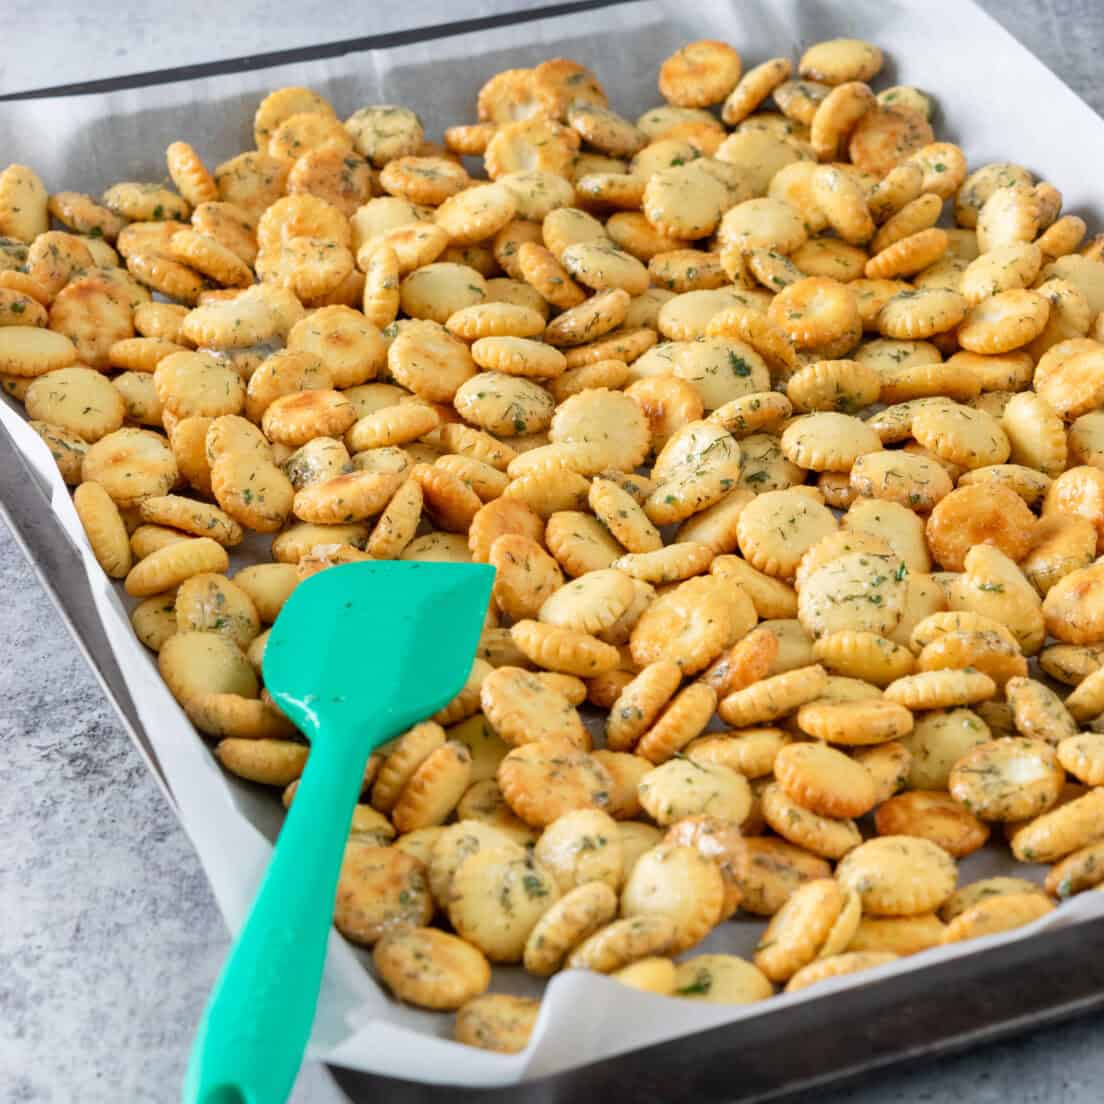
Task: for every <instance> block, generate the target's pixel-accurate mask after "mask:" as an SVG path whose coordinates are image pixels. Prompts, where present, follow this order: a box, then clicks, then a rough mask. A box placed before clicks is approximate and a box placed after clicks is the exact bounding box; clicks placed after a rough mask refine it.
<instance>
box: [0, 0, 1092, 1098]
mask: <svg viewBox="0 0 1104 1104" xmlns="http://www.w3.org/2000/svg"><path fill="white" fill-rule="evenodd" d="M629 2H631V0H582V2H578V3H566V4H555V5H546V6H542V7H535V8H529V9H527V10H524V11H519V12H511V13H508V14H505V15H503V14H499V15H494V16H488V17H485V18H478V19H466V20H458V21H455V22H452V23H447V24H441V25H437V26H433V27H427V28H419V29H415V30H409V31H400V32H392V33H389V34H384V35H376V36H368V37H363V38H355V39H347V40H341V41H338V42H331V43H326V44H322V45H318V46H314V47H307V48H300V49H294V50H285V51H278V52H274V53H270V54H263V55H255V56H251V57H244V58H237V59H230V60H225V61H219V62H214V63H210V64H204V65H192V66H184V67H179V68H172V69H163V70H157V71H153V72H147V73H138V74H133V75H130V76H125V77H118V78H110V79H107V80H99V81H91V82H85V83H82V84H75V85H62V86H56V87H51V88H43V89H39V90H33V91H29V92H15V93H6V94H2V95H0V102H3V101H8V100H28V99H38V98H46V97H51V96H60V95H97V94H102V93H105V92H109V91H117V90H120V89H134V88H141V87H148V86H151V85H155V84H165V83H170V82H177V81H187V80H192V79H198V78H202V77H207V76H214V75H218V74H224V73H235V72H247V71H251V70H257V69H265V68H269V67H274V66H279V65H286V64H288V63H293V62H299V61H313V60H318V59H322V58H332V57H339V56H342V55H345V54H350V53H356V52H359V51H365V50H375V49H385V48H389V47H395V46H403V45H408V44H411V43H416V42H430V41H433V40H435V39H444V38H448V37H453V36H456V35H462V34H469V33H472V32H476V31H479V30H482V29H490V28H497V27H501V26H504V25H509V24H522V23H526V22H530V21H535V20H539V19H545V18H549V17H553V16H561V15H567V14H571V13H573V12H583V11H590V10H594V9H597V8H604V7H612V6H618V5H620V4H625V3H629ZM0 516H2V517H3V518H4V519H5V520H6V522H7V523H8V525H9V526H10V528H11V529H12V531H13V533H14V535H15V537H16V540H17V542H18V543H19V545H20V547H21V548H22V550H23V552H24V554H25V555H26V557H27V559H28V561H29V563H30V564H31V566H32V569H33V570H34V572H35V574H36V575H37V577H38V579H39V581H40V582H41V583H42V585H43V587H44V589H45V590H46V592H47V594H48V595H49V596H50V598H51V600H52V601H53V603H54V605H55V606H56V608H57V609H58V612H59V614H60V615H61V617H62V620H63V622H64V623H65V625H66V626H67V627H68V629H69V631H70V633H71V635H72V637H73V639H74V641H75V642H76V644H77V646H78V648H79V649H80V651H81V653H82V654H83V655H84V657H85V659H86V661H87V662H88V665H89V667H90V668H91V670H92V672H93V674H94V676H95V677H96V679H97V681H98V682H99V683H100V686H101V688H102V689H103V691H104V693H105V694H106V695H107V697H108V700H109V701H111V703H112V705H113V706H114V708H115V710H116V712H117V713H118V715H119V718H120V721H121V722H122V724H123V726H124V727H125V728H126V729H127V731H128V733H129V734H130V735H131V736H132V737H133V739H134V741H135V743H136V745H137V746H138V748H139V750H140V752H141V754H142V755H143V757H144V758H145V759H146V762H147V763H148V765H149V767H150V769H151V771H152V772H153V774H154V777H155V778H156V779H157V781H158V784H159V785H160V786H161V788H162V790H163V792H164V793H165V796H166V798H167V799H168V800H169V801H170V803H172V802H173V795H172V789H171V786H170V784H169V782H168V780H167V779H166V777H165V776H164V773H163V772H162V770H161V767H160V765H159V764H158V762H157V758H156V756H155V754H154V753H153V750H152V747H151V745H150V742H149V739H148V737H147V735H146V733H145V731H144V728H143V725H142V722H141V721H140V719H139V717H138V712H137V710H136V708H135V705H134V702H133V700H132V698H131V695H130V692H129V690H128V688H127V685H126V682H125V680H124V679H123V676H122V674H121V672H120V670H119V667H118V665H117V663H116V662H115V658H114V656H113V654H112V651H111V648H110V646H109V644H108V641H107V637H106V635H105V633H104V629H103V626H102V624H101V622H100V618H99V615H98V613H97V610H96V608H95V604H94V602H93V599H92V594H91V589H90V587H89V584H88V581H87V578H86V576H85V573H84V570H83V565H82V563H81V558H80V555H79V553H78V551H77V549H76V548H75V547H74V546H73V544H72V543H71V541H70V539H69V537H68V535H67V534H66V532H65V530H64V529H63V527H62V526H61V525H60V523H59V522H58V520H57V519H56V517H55V515H54V514H53V512H52V511H51V509H50V502H49V490H48V488H47V487H46V485H45V484H43V483H42V482H41V481H40V479H39V478H38V477H37V475H36V474H35V473H34V472H33V470H32V469H31V468H30V467H29V466H28V465H27V464H26V463H25V462H24V460H23V458H22V456H21V454H20V452H19V450H18V449H17V448H16V446H15V445H14V442H13V441H12V439H11V438H10V436H9V435H8V433H7V431H6V430H5V429H4V428H3V426H0ZM1102 1007H1104V918H1099V919H1090V920H1085V921H1083V922H1080V923H1075V924H1072V925H1070V926H1068V927H1065V928H1060V929H1058V930H1055V931H1049V932H1044V933H1040V934H1038V935H1036V936H1035V937H1033V938H1031V939H1027V940H1019V941H1015V942H1009V943H1002V944H1000V945H997V946H993V947H990V948H988V949H986V950H983V951H980V952H976V953H974V954H972V955H969V956H966V957H964V958H960V959H956V960H953V961H949V962H941V963H937V964H932V965H929V966H928V967H927V968H926V969H923V970H918V971H913V972H910V973H908V974H906V975H904V976H900V977H893V978H885V979H882V980H878V981H873V982H871V983H868V984H866V985H864V986H862V987H859V988H855V989H850V990H843V991H835V992H833V991H831V990H829V991H828V992H826V993H825V994H824V996H822V997H817V998H814V999H811V1000H808V1001H806V1002H804V1003H801V1004H799V1005H796V1006H793V1007H782V1008H780V1009H778V1010H776V1011H766V1012H764V1013H763V1014H761V1015H758V1016H756V1017H754V1018H752V1019H750V1020H746V1021H743V1022H739V1023H736V1024H731V1025H727V1026H722V1027H718V1028H715V1029H711V1030H708V1031H703V1032H699V1033H697V1034H694V1035H690V1036H683V1037H681V1038H678V1039H675V1040H671V1041H670V1042H666V1043H661V1044H658V1045H654V1046H651V1047H647V1048H643V1049H639V1050H633V1051H629V1052H626V1053H622V1054H620V1055H617V1056H616V1057H613V1058H610V1059H606V1060H601V1061H597V1062H593V1063H591V1064H589V1065H585V1066H581V1067H577V1068H574V1069H572V1070H569V1071H566V1072H564V1073H560V1074H556V1075H553V1076H547V1077H542V1078H538V1079H535V1080H530V1081H527V1082H525V1086H524V1089H521V1090H520V1091H521V1092H523V1093H524V1094H525V1097H526V1099H531V1100H536V1101H559V1100H567V1099H570V1100H579V1099H598V1098H600V1097H605V1096H607V1095H609V1094H618V1095H623V1096H627V1097H628V1099H631V1100H633V1101H641V1102H647V1101H657V1102H658V1101H664V1102H675V1101H682V1100H687V1101H689V1100H694V1101H705V1102H711V1101H731V1102H741V1104H744V1102H746V1104H750V1102H752V1101H760V1100H776V1099H779V1098H782V1097H786V1096H791V1095H792V1094H794V1093H800V1092H802V1091H804V1090H807V1089H811V1088H814V1087H819V1086H822V1085H825V1084H827V1083H829V1082H834V1081H839V1080H841V1079H845V1078H855V1077H858V1076H861V1075H863V1074H867V1073H870V1072H872V1071H875V1070H878V1069H882V1068H884V1067H887V1066H891V1065H898V1064H902V1063H915V1062H917V1061H920V1060H923V1059H930V1058H932V1057H935V1056H938V1055H943V1054H949V1053H953V1052H956V1051H961V1050H965V1049H968V1048H970V1047H973V1046H977V1045H980V1044H983V1043H987V1042H991V1041H995V1040H997V1039H1000V1038H1005V1037H1008V1036H1012V1035H1015V1034H1017V1033H1020V1032H1024V1031H1027V1030H1029V1029H1033V1028H1038V1027H1041V1026H1046V1025H1050V1024H1053V1023H1056V1022H1059V1021H1062V1020H1065V1019H1069V1018H1071V1017H1074V1016H1078V1015H1084V1014H1086V1013H1088V1012H1091V1011H1095V1010H1098V1009H1100V1008H1102ZM795 1040H801V1043H800V1045H795ZM330 1069H331V1072H332V1073H333V1076H334V1078H335V1079H336V1081H337V1083H338V1084H339V1085H340V1086H341V1088H342V1089H343V1091H344V1092H346V1093H347V1094H348V1096H349V1098H350V1099H351V1100H355V1101H360V1100H367V1099H369V1098H370V1097H374V1096H377V1095H378V1094H381V1093H382V1094H385V1098H386V1099H387V1100H389V1101H396V1102H400V1101H423V1100H430V1099H432V1100H435V1101H436V1100H452V1101H458V1102H459V1101H506V1100H513V1099H515V1098H516V1097H517V1096H518V1094H519V1087H518V1086H517V1085H505V1086H502V1087H499V1088H486V1089H480V1088H470V1087H467V1086H461V1085H448V1084H443V1085H442V1084H435V1085H426V1084H422V1083H417V1082H411V1081H406V1080H400V1079H395V1078H389V1077H383V1076H378V1075H372V1074H365V1073H361V1072H357V1071H351V1070H348V1069H344V1068H341V1067H336V1066H330Z"/></svg>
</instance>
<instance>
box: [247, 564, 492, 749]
mask: <svg viewBox="0 0 1104 1104" xmlns="http://www.w3.org/2000/svg"><path fill="white" fill-rule="evenodd" d="M493 580H494V569H493V568H492V567H489V566H488V565H486V564H451V563H422V562H409V563H406V562H394V561H391V562H381V563H354V564H344V565H342V566H340V567H332V568H328V569H327V570H325V571H322V572H319V573H318V574H317V575H314V576H312V577H311V578H309V579H306V580H305V581H304V582H302V583H300V584H299V586H298V587H296V588H295V590H294V591H293V592H292V594H291V597H290V598H289V599H288V601H287V602H286V603H285V604H284V607H283V609H282V610H281V611H280V616H279V617H278V618H277V619H276V623H275V624H274V625H273V626H272V632H271V635H270V636H269V638H268V644H267V646H266V648H265V654H264V665H263V667H264V680H265V686H266V687H267V688H268V691H269V693H270V694H271V695H272V697H273V698H274V699H275V701H276V702H277V704H278V705H279V706H280V708H281V709H282V710H284V712H285V713H287V714H288V716H289V717H291V719H292V720H293V721H294V722H295V723H296V724H297V725H299V727H300V728H302V729H304V731H306V732H308V733H310V734H312V735H313V734H314V733H316V732H317V731H318V729H319V720H320V719H321V718H322V717H325V718H327V720H330V721H334V722H338V725H337V727H338V729H339V730H340V729H341V728H342V727H343V726H346V727H347V726H348V725H351V724H355V721H356V719H357V717H358V716H359V717H361V718H363V716H364V715H365V711H366V710H371V711H372V713H373V715H374V716H376V717H380V718H381V720H385V721H386V724H383V725H382V726H381V727H384V728H386V729H387V730H389V731H391V732H393V733H397V732H399V731H401V730H402V729H403V728H406V727H408V726H409V725H411V724H413V723H415V722H416V721H420V720H422V719H424V718H425V717H428V716H430V715H431V714H433V713H435V712H437V710H438V709H440V708H441V707H442V706H444V705H446V704H447V703H448V702H449V701H451V700H452V698H453V697H455V696H456V694H457V693H459V691H460V690H461V688H462V687H463V685H464V681H465V679H466V678H467V676H468V672H469V671H470V669H471V665H472V659H473V657H474V655H475V649H476V646H477V645H478V642H479V635H480V632H481V631H482V627H483V618H484V615H485V613H486V610H487V603H488V601H489V600H490V593H491V583H492V582H493Z"/></svg>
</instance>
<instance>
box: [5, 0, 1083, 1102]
mask: <svg viewBox="0 0 1104 1104" xmlns="http://www.w3.org/2000/svg"><path fill="white" fill-rule="evenodd" d="M506 6H507V5H504V4H501V3H494V2H493V0H479V2H478V3H458V2H454V3H449V4H445V3H443V2H442V0H404V2H403V4H401V5H394V6H393V7H392V9H391V10H388V9H387V8H385V7H384V6H383V5H363V6H359V7H357V6H354V5H343V6H341V7H340V8H339V7H338V6H337V5H334V4H333V3H332V2H330V0H297V2H296V3H290V2H288V0H238V2H237V3H235V4H233V5H227V4H226V3H225V0H190V2H189V3H187V4H179V5H163V4H158V5H153V4H146V3H143V2H142V0H122V2H121V3H119V4H117V5H114V6H113V7H112V9H111V11H110V13H108V12H107V10H106V9H104V8H102V7H99V8H94V9H93V8H88V7H87V6H86V5H81V4H77V3H75V2H73V0H54V2H53V3H43V2H42V0H7V2H6V3H5V4H4V8H5V20H4V36H3V46H2V47H0V91H4V92H7V91H17V90H22V89H30V88H36V87H42V86H45V85H51V84H57V83H62V82H66V83H68V82H75V81H80V80H90V79H95V78H99V77H108V76H114V75H119V74H123V73H129V72H140V71H144V70H149V69H156V68H159V67H162V66H164V65H184V64H189V63H192V62H200V61H208V60H214V59H216V58H220V57H236V56H240V55H245V54H252V53H257V52H261V51H266V50H274V49H282V48H286V47H291V46H300V45H305V44H308V43H312V42H318V41H331V40H335V39H340V38H346V37H352V36H356V35H365V34H373V33H379V32H381V31H385V30H391V29H397V28H398V27H399V26H400V25H401V26H407V27H409V26H416V25H429V24H433V23H439V22H441V21H443V20H445V19H456V18H460V17H461V16H476V15H483V14H487V13H488V12H490V11H492V10H496V9H497V10H503V8H504V7H506ZM535 6H539V4H538V3H533V2H530V3H513V4H510V5H509V7H511V8H513V9H514V10H517V9H519V8H522V7H535ZM983 6H984V7H986V8H987V9H988V10H989V11H990V12H991V13H992V14H993V15H994V16H996V17H997V18H998V19H999V20H1000V21H1001V22H1003V23H1004V24H1005V26H1006V27H1008V29H1009V30H1010V31H1011V32H1012V33H1013V34H1015V35H1016V36H1017V37H1018V38H1019V39H1020V40H1021V41H1022V42H1024V43H1025V44H1026V45H1027V46H1028V47H1029V48H1030V49H1031V50H1032V51H1034V52H1035V53H1036V54H1037V55H1038V56H1039V57H1040V58H1041V59H1042V60H1043V61H1044V62H1045V63H1046V64H1047V65H1048V66H1050V68H1051V69H1053V70H1054V71H1055V72H1056V73H1057V74H1058V75H1059V76H1060V77H1061V78H1062V79H1064V80H1065V81H1066V82H1067V83H1068V84H1070V85H1071V86H1072V87H1073V88H1074V89H1075V90H1076V91H1077V92H1078V93H1079V94H1080V95H1081V96H1082V97H1084V98H1085V99H1086V100H1087V101H1088V102H1089V103H1090V104H1091V105H1092V106H1093V107H1094V108H1095V109H1096V110H1097V111H1100V112H1104V84H1102V83H1100V82H1098V81H1094V79H1093V77H1094V74H1095V72H1096V71H1097V67H1098V64H1099V61H1098V59H1099V56H1100V54H1101V51H1102V50H1104V6H1102V5H1101V4H1100V3H1099V0H1003V2H1002V0H983ZM373 9H375V10H373ZM446 12H447V15H446V14H443V13H446ZM213 26H217V27H218V34H217V35H212V34H211V33H210V29H211V27H213ZM994 94H996V95H999V84H998V86H997V87H996V88H995V90H994ZM0 110H3V108H2V106H0ZM1071 141H1076V136H1073V135H1071ZM3 160H4V158H3V156H2V154H0V161H3ZM0 640H2V641H3V642H4V645H5V656H4V661H3V663H0V702H2V703H3V705H2V706H0V792H3V794H4V799H3V801H0V839H2V840H3V843H4V845H3V847H2V848H0V916H2V918H3V920H2V923H0V1025H2V1027H0V1100H3V1101H4V1102H7V1101H12V1102H15V1101H20V1102H34V1104H44V1102H47V1101H50V1102H57V1104H69V1102H71V1101H78V1100H79V1101H81V1102H82V1104H100V1102H103V1104H108V1102H110V1104H124V1102H125V1104H144V1102H163V1101H171V1100H174V1099H177V1096H178V1093H179V1087H178V1086H179V1085H180V1081H181V1077H182V1074H183V1069H184V1062H185V1059H186V1056H187V1052H188V1047H189V1044H190V1041H191V1035H192V1030H193V1028H194V1025H195V1023H196V1021H197V1019H198V1016H199V1013H200V1010H201V1008H202V1004H203V1001H204V999H205V997H206V994H207V991H208V988H209V986H210V985H211V982H212V981H213V979H214V976H215V973H216V971H217V969H218V966H219V963H220V962H221V960H222V956H223V954H224V952H225V950H226V947H227V935H226V931H225V929H224V927H223V923H222V919H221V918H220V916H219V915H218V912H217V911H216V909H215V905H214V901H213V899H212V897H211V893H210V891H209V889H208V887H207V883H206V881H205V879H204V876H203V873H202V871H201V870H200V868H199V864H198V863H197V861H196V858H195V855H194V854H193V852H192V850H191V847H190V845H189V844H188V842H187V840H186V839H185V837H184V835H183V833H182V832H181V830H180V829H179V828H178V826H177V824H176V821H175V819H174V817H173V815H172V813H171V811H170V810H169V809H168V807H167V806H166V804H165V802H164V800H163V798H162V796H161V793H160V791H159V790H158V789H157V786H156V785H155V784H154V781H153V779H152V778H151V777H150V775H149V774H148V772H147V770H146V768H145V766H144V764H143V763H142V761H141V760H140V759H139V757H138V755H137V753H136V752H135V751H134V749H133V748H132V746H131V744H130V742H129V740H128V739H127V737H126V736H125V734H124V732H123V730H122V729H121V727H120V726H119V724H118V722H117V721H116V718H115V714H114V713H113V711H112V709H111V707H110V706H109V704H108V703H107V701H106V700H105V699H104V697H103V695H102V693H101V691H100V689H99V687H98V685H97V684H96V682H95V680H94V679H93V678H92V676H91V674H90V673H89V671H88V670H87V668H86V667H85V665H84V662H83V660H82V658H81V656H80V654H79V652H78V651H77V649H76V647H75V646H74V644H73V642H72V641H71V639H70V638H69V636H68V634H67V632H66V630H65V628H64V626H63V625H62V623H61V621H60V619H59V618H58V616H57V614H56V612H55V611H54V609H53V607H52V606H51V604H50V601H49V599H48V598H47V597H46V595H45V593H44V592H43V591H42V589H41V587H40V586H39V584H38V582H37V581H36V579H35V577H34V575H33V573H32V571H31V569H30V567H29V566H28V565H27V563H26V562H25V561H24V559H23V557H22V554H21V552H20V550H19V547H18V545H17V544H16V543H15V541H14V539H13V538H12V535H11V534H10V532H8V530H7V529H6V528H5V526H4V524H3V522H2V521H0ZM1102 1030H1104V1015H1097V1016H1093V1017H1089V1018H1085V1019H1081V1020H1078V1021H1075V1022H1074V1023H1071V1024H1068V1025H1065V1026H1061V1027H1056V1028H1051V1029H1048V1030H1046V1031H1042V1032H1039V1033H1036V1034H1035V1035H1034V1036H1031V1037H1027V1038H1021V1039H1017V1040H1015V1041H1013V1042H1009V1043H1005V1044H1000V1045H996V1046H990V1047H987V1048H985V1049H983V1050H980V1051H975V1052H973V1053H970V1054H966V1055H962V1056H960V1057H956V1058H952V1059H945V1060H943V1061H942V1062H941V1063H940V1064H939V1065H938V1066H933V1065H926V1066H922V1067H920V1068H918V1069H913V1070H909V1071H893V1070H890V1071H886V1072H884V1073H881V1074H878V1075H876V1076H875V1077H873V1078H872V1079H870V1080H868V1081H866V1082H864V1083H863V1084H862V1085H861V1086H858V1087H854V1088H847V1089H841V1090H837V1091H829V1092H818V1093H817V1100H818V1102H819V1104H842V1102H843V1101H850V1102H852V1104H875V1102H880V1101H888V1100H893V1101H895V1102H899V1104H919V1102H921V1101H942V1100H950V1099H954V1098H957V1099H960V1100H968V1101H977V1102H979V1104H987V1102H993V1104H1006V1102H1009V1101H1015V1102H1020V1101H1023V1102H1027V1101H1044V1100H1046V1101H1050V1100H1062V1101H1063V1102H1064V1104H1082V1102H1084V1104H1088V1102H1090V1101H1092V1102H1094V1104H1095V1102H1096V1101H1098V1100H1099V1099H1100V1088H1099V1086H1100V1084H1101V1081H1102V1079H1104V1054H1102V1053H1101V1051H1100V1049H1099V1046H1098V1043H1099V1040H1100V1038H1101V1032H1102ZM292 1099H293V1100H294V1101H296V1102H298V1104H336V1102H338V1101H341V1100H343V1099H344V1097H343V1096H342V1095H341V1094H340V1093H339V1092H338V1091H337V1089H336V1088H335V1087H334V1085H333V1082H332V1081H331V1080H330V1078H329V1077H328V1075H327V1074H326V1073H325V1072H324V1071H323V1070H321V1069H320V1068H319V1067H317V1066H308V1067H306V1068H305V1069H304V1070H303V1073H302V1075H301V1077H300V1079H299V1083H298V1086H297V1088H296V1092H295V1094H294V1096H293V1098H292Z"/></svg>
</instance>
